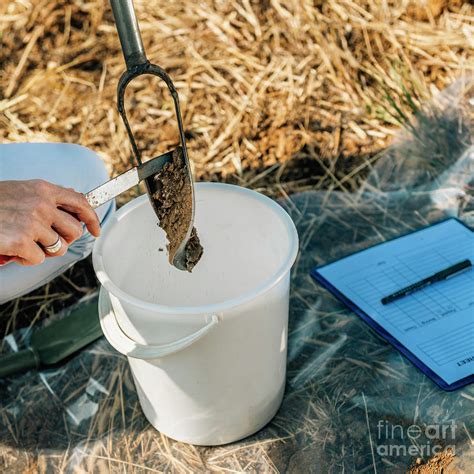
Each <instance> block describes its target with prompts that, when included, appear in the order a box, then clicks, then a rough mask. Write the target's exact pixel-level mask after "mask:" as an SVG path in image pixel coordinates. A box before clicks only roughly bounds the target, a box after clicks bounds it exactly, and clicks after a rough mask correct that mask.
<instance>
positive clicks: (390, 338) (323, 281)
mask: <svg viewBox="0 0 474 474" xmlns="http://www.w3.org/2000/svg"><path fill="white" fill-rule="evenodd" d="M449 221H456V222H457V223H459V224H461V225H462V226H463V227H464V228H466V229H468V230H469V231H470V232H473V230H472V229H470V228H469V227H468V226H467V225H466V224H465V223H464V222H462V221H460V220H459V219H456V218H450V219H445V220H443V221H440V222H438V223H435V224H433V225H429V226H426V227H424V228H421V229H418V230H415V231H413V232H411V233H409V234H405V235H403V236H400V237H396V238H394V239H390V240H387V241H384V242H381V243H379V244H376V245H375V246H373V247H370V248H368V249H362V250H360V251H358V252H355V253H353V254H351V255H348V256H346V257H343V258H341V259H337V260H335V261H334V262H330V263H328V264H325V265H322V266H319V267H317V268H314V269H313V270H312V271H311V276H312V277H313V278H314V279H315V280H316V281H317V282H318V283H319V284H320V285H321V286H323V287H324V288H326V289H327V290H328V291H329V292H331V293H332V294H333V295H334V296H335V297H336V298H337V299H338V300H340V301H341V302H342V303H344V304H345V305H346V306H347V307H348V308H349V309H351V310H352V311H353V312H354V313H356V314H357V315H358V316H359V317H360V318H361V319H362V320H363V321H365V322H366V323H367V324H368V325H369V326H370V327H371V328H372V329H374V330H375V332H376V333H377V334H378V335H379V336H381V337H382V338H383V339H385V340H386V341H387V342H389V343H390V344H392V346H394V347H395V348H396V349H397V350H398V351H399V352H401V353H402V354H403V355H404V356H405V357H406V358H407V359H408V360H410V361H411V362H412V363H413V364H414V365H415V366H416V367H417V368H418V369H420V370H421V371H422V372H423V373H424V374H426V375H427V376H428V377H429V378H430V379H431V380H433V382H435V383H436V384H437V385H438V386H439V387H440V388H441V389H443V390H446V391H452V390H456V389H458V388H460V387H463V386H465V385H468V384H470V383H473V382H474V374H472V375H468V376H466V377H463V378H460V379H459V380H456V381H454V382H452V383H449V384H448V383H447V382H446V381H445V380H444V379H443V378H442V377H440V376H439V375H438V374H437V373H436V372H435V371H434V370H432V369H431V368H430V367H429V366H428V365H427V364H426V363H425V362H423V361H422V360H421V359H420V358H419V357H417V356H416V355H415V354H414V353H413V352H412V351H411V350H409V349H408V348H407V347H406V346H405V345H404V344H403V343H401V342H400V341H399V340H398V339H397V338H396V337H394V335H393V334H391V333H390V332H389V331H388V330H387V329H385V328H384V327H382V326H381V325H380V324H379V323H378V322H377V321H375V320H374V319H373V318H372V317H371V316H370V315H369V314H368V313H367V312H366V311H364V310H363V309H361V308H360V306H359V305H357V304H355V303H354V302H353V301H352V300H351V299H350V298H349V297H348V296H347V295H346V294H343V293H342V292H341V291H340V290H339V289H337V288H336V287H335V286H334V285H333V284H332V283H331V282H330V281H328V279H327V278H325V277H324V276H323V275H322V274H321V271H323V270H324V269H326V268H327V267H329V266H330V265H333V264H335V263H336V262H340V261H343V260H345V259H348V258H350V257H353V256H355V255H359V254H362V253H364V252H367V250H370V249H374V248H377V247H381V246H384V245H387V244H389V243H391V242H395V241H397V240H399V239H400V238H402V237H407V236H412V235H414V234H417V233H419V232H421V231H423V230H426V229H431V228H434V227H435V226H437V225H440V224H443V223H446V222H449ZM473 312H474V309H473ZM473 318H474V315H473Z"/></svg>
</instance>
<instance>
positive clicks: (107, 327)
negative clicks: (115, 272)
mask: <svg viewBox="0 0 474 474" xmlns="http://www.w3.org/2000/svg"><path fill="white" fill-rule="evenodd" d="M108 297H110V298H115V297H114V296H113V295H111V294H109V295H107V292H106V291H105V290H104V289H103V288H101V291H100V294H99V314H100V324H101V326H102V331H103V332H104V335H105V337H106V338H107V340H108V341H109V342H110V344H111V345H112V347H114V348H115V349H116V350H117V351H119V352H120V353H121V354H124V355H126V356H127V357H132V358H134V359H145V360H147V359H159V358H160V357H165V356H168V355H171V354H174V353H176V352H179V351H181V350H183V349H185V348H186V347H189V346H190V345H191V344H194V343H195V342H197V341H199V339H202V338H203V337H204V336H205V335H206V334H207V333H208V332H209V331H211V330H212V328H213V327H214V326H215V325H216V324H217V323H218V322H219V317H218V316H217V315H215V314H214V315H212V316H210V320H209V322H208V323H207V324H206V325H205V326H204V327H202V328H201V329H199V330H197V331H196V332H194V333H193V334H190V335H189V336H186V337H183V338H181V339H178V340H177V341H173V342H169V343H166V344H152V345H149V344H140V343H139V342H136V341H134V340H133V339H131V338H130V337H128V336H127V335H126V334H125V333H124V332H123V330H122V328H121V327H120V326H119V324H118V321H117V319H116V317H115V314H114V311H113V309H112V305H111V304H110V301H107V300H109V298H108ZM117 301H118V300H117Z"/></svg>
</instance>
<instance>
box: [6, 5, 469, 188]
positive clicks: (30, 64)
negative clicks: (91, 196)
mask: <svg viewBox="0 0 474 474" xmlns="http://www.w3.org/2000/svg"><path fill="white" fill-rule="evenodd" d="M135 6H136V9H137V14H138V17H139V22H140V26H141V30H142V35H143V39H144V43H145V48H146V50H147V53H148V56H149V59H150V60H151V61H152V62H155V63H157V64H159V65H161V66H162V67H164V68H165V69H166V70H167V71H168V72H169V74H170V75H171V76H172V78H173V79H174V81H175V83H176V86H177V88H178V90H179V93H180V97H181V101H182V107H183V111H184V122H185V126H186V130H187V135H188V146H189V153H190V157H191V159H192V161H193V162H194V166H195V173H196V178H197V179H226V180H229V179H233V180H239V181H240V182H243V183H244V184H247V185H252V184H253V185H254V187H255V180H256V179H259V178H260V176H262V173H263V175H265V174H267V173H271V172H273V171H275V170H276V169H277V168H278V166H279V165H280V164H282V163H285V162H287V161H288V160H289V159H290V158H292V157H294V156H295V155H297V156H304V155H306V156H310V159H311V160H312V161H313V164H312V165H311V163H310V166H309V167H308V166H307V167H306V170H305V172H306V173H307V174H308V173H309V174H314V173H316V174H320V175H322V177H323V178H325V179H320V180H318V182H317V183H316V184H317V185H321V186H323V185H324V184H325V183H326V184H327V180H329V181H330V180H331V179H333V178H332V176H333V175H334V174H335V175H337V176H339V178H341V176H344V175H347V173H348V172H349V171H351V170H352V171H351V172H352V175H355V174H357V173H359V171H360V170H361V169H363V168H364V167H366V166H368V165H369V164H370V161H367V160H365V158H367V157H368V156H372V155H373V154H374V152H375V151H377V150H379V149H380V148H382V147H384V146H385V145H386V144H387V142H388V141H389V140H390V138H391V136H392V134H393V131H394V128H395V126H399V122H400V121H401V120H402V119H403V116H404V115H405V114H410V113H411V112H412V110H413V108H416V107H417V105H418V104H419V102H420V100H424V99H427V98H428V97H430V96H432V95H433V94H436V92H437V91H438V90H440V89H443V88H444V87H445V86H446V85H447V84H449V83H451V82H452V81H453V80H454V79H455V78H456V77H458V76H460V75H461V74H463V73H466V72H467V71H469V70H472V69H473V63H472V52H473V46H474V40H473V38H474V28H473V13H474V9H473V6H472V4H470V2H463V1H460V0H458V1H449V2H448V1H443V0H441V1H440V0H430V1H427V0H426V1H424V2H412V1H402V2H395V1H384V2H378V1H374V0H361V1H357V2H355V1H352V0H341V1H337V2H333V1H327V2H323V1H316V2H314V1H303V0H301V1H296V0H294V1H291V0H286V1H283V0H265V1H263V0H262V1H260V0H259V1H250V0H240V1H223V0H217V1H203V2H194V1H188V0H183V1H180V2H164V1H161V0H160V1H154V2H148V1H146V0H135ZM0 43H1V47H0V64H1V67H0V140H2V141H3V142H12V141H31V140H40V141H44V140H52V141H66V142H75V143H80V144H82V145H85V146H88V147H91V148H92V149H94V150H96V151H97V152H99V153H100V154H101V155H102V157H103V158H104V159H105V160H106V161H107V163H108V164H109V165H110V170H111V171H113V172H114V173H115V172H119V171H122V170H123V169H124V168H125V167H126V166H128V165H129V160H130V151H129V143H128V140H127V137H126V134H125V130H124V127H123V126H122V124H121V122H120V120H119V118H118V115H117V112H116V110H115V103H116V102H115V90H116V85H117V80H118V77H119V75H120V73H121V72H122V70H123V69H124V61H123V58H122V55H121V51H120V49H119V42H118V37H117V33H116V31H115V28H114V24H113V21H112V14H111V10H110V7H109V5H108V2H107V1H106V0H81V1H75V2H70V1H65V0H59V1H55V2H51V1H49V0H21V1H20V0H17V1H12V2H2V3H1V5H0ZM133 92H134V93H133V94H129V100H130V101H131V102H130V103H129V105H132V106H133V107H134V109H133V113H132V124H133V125H134V130H136V133H137V134H138V135H139V138H140V143H141V146H142V147H143V148H144V149H145V156H150V155H154V154H155V153H157V152H158V151H164V150H168V149H170V148H171V147H172V146H174V145H175V144H176V143H177V142H178V137H177V129H176V125H175V123H174V121H173V111H172V110H173V109H172V104H171V102H170V98H169V97H168V96H167V95H166V91H165V90H164V89H162V88H159V89H158V93H157V82H155V81H153V80H148V79H144V80H141V79H140V80H137V81H136V82H135V83H134V91H133ZM131 95H133V98H131V97H130V96H131ZM360 157H364V160H363V161H362V162H360V161H358V158H360ZM338 158H339V160H338ZM314 162H317V163H318V166H317V167H316V168H315V167H314V166H313V165H314ZM336 162H338V163H337V166H336V165H335V164H336ZM301 163H303V162H301ZM305 166H306V165H305ZM355 166H356V168H354V167H355ZM352 175H351V176H352ZM255 177H256V178H255ZM313 184H314V183H313Z"/></svg>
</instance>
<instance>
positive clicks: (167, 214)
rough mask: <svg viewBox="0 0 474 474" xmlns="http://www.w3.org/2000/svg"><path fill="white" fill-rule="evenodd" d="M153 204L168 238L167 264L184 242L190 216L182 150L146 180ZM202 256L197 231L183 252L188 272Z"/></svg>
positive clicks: (190, 196)
mask: <svg viewBox="0 0 474 474" xmlns="http://www.w3.org/2000/svg"><path fill="white" fill-rule="evenodd" d="M148 185H149V186H150V190H151V193H152V198H153V200H154V205H155V210H156V212H157V215H158V218H159V220H160V222H159V225H160V227H161V228H162V229H163V230H164V231H165V232H166V237H167V238H168V242H169V243H168V245H167V248H168V252H169V261H170V263H171V264H173V259H174V257H175V255H176V252H177V250H178V248H179V246H180V244H181V242H182V241H183V240H184V239H185V238H186V234H187V232H188V228H189V224H190V222H191V219H192V215H193V195H192V188H191V180H190V177H189V173H188V170H187V168H186V163H185V161H184V157H183V150H182V148H181V147H178V148H176V150H174V152H173V157H172V159H171V161H170V162H169V163H166V165H165V166H164V167H163V169H162V170H161V171H160V172H159V173H157V174H156V175H154V176H153V178H151V179H149V180H148ZM202 253H203V248H202V245H201V243H200V241H199V237H198V234H197V231H196V229H195V228H194V227H193V229H192V232H191V236H190V238H189V240H188V242H187V244H186V246H185V248H184V259H185V267H186V270H187V271H188V272H191V271H192V269H193V268H194V266H195V265H196V264H197V263H198V262H199V260H200V258H201V256H202Z"/></svg>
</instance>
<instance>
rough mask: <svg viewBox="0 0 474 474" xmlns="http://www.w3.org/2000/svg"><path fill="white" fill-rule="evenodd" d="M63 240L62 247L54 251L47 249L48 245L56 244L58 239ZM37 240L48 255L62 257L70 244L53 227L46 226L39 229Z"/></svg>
mask: <svg viewBox="0 0 474 474" xmlns="http://www.w3.org/2000/svg"><path fill="white" fill-rule="evenodd" d="M58 237H59V239H60V240H61V248H60V249H59V250H58V251H57V252H54V253H49V252H48V251H47V250H46V247H48V246H51V245H54V244H55V243H56V242H57V240H58ZM36 241H37V242H38V243H39V244H40V245H41V247H42V250H43V252H44V253H45V254H46V256H47V257H61V256H62V255H64V254H65V253H66V252H67V249H68V244H67V242H66V241H65V240H64V239H63V238H62V237H61V236H60V235H58V234H57V232H55V231H54V230H53V229H52V228H51V227H47V226H44V227H42V228H41V229H39V230H38V231H37V237H36Z"/></svg>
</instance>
